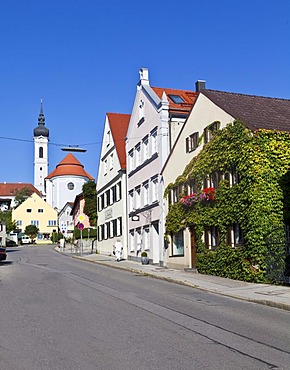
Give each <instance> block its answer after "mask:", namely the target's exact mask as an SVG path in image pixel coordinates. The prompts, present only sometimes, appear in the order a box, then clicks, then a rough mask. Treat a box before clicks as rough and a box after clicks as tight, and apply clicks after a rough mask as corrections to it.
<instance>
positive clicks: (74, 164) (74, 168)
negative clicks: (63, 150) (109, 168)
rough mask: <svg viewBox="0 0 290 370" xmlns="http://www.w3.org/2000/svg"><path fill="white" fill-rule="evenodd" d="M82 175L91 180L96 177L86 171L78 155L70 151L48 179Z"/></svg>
mask: <svg viewBox="0 0 290 370" xmlns="http://www.w3.org/2000/svg"><path fill="white" fill-rule="evenodd" d="M70 175H71V176H82V177H87V178H88V179H90V180H94V178H93V177H92V176H91V175H90V174H89V173H87V172H86V171H85V169H84V166H83V165H82V164H81V163H80V162H79V161H78V160H77V159H76V157H75V156H74V155H73V154H71V153H69V154H68V155H67V156H66V157H65V158H64V159H63V160H62V161H61V162H60V163H59V164H58V165H57V166H56V168H55V170H53V171H52V172H51V173H50V174H49V175H48V176H47V177H46V179H51V178H52V177H56V176H70Z"/></svg>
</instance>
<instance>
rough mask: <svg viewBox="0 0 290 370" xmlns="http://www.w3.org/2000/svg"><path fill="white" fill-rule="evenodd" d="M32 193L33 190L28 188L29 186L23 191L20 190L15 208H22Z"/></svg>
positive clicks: (15, 200)
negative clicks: (22, 204)
mask: <svg viewBox="0 0 290 370" xmlns="http://www.w3.org/2000/svg"><path fill="white" fill-rule="evenodd" d="M32 193H33V190H32V189H30V188H28V187H27V186H26V187H24V188H22V189H21V190H18V191H17V192H16V196H15V199H14V202H15V208H17V207H18V206H20V204H21V203H23V202H24V201H25V200H26V199H27V198H29V197H30V196H31V194H32Z"/></svg>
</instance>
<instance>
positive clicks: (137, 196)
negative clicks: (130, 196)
mask: <svg viewBox="0 0 290 370" xmlns="http://www.w3.org/2000/svg"><path fill="white" fill-rule="evenodd" d="M140 207H141V186H140V185H139V186H137V187H136V188H135V208H136V209H139V208H140Z"/></svg>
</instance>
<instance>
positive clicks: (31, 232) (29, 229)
mask: <svg viewBox="0 0 290 370" xmlns="http://www.w3.org/2000/svg"><path fill="white" fill-rule="evenodd" d="M38 231H39V229H38V227H37V226H35V225H27V226H26V228H25V231H24V232H25V234H26V235H28V236H29V237H30V238H31V241H32V242H33V241H34V239H35V238H36V235H37V234H38Z"/></svg>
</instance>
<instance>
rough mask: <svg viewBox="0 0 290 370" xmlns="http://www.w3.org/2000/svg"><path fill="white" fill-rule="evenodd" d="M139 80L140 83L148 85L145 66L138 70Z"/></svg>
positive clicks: (147, 74)
mask: <svg viewBox="0 0 290 370" xmlns="http://www.w3.org/2000/svg"><path fill="white" fill-rule="evenodd" d="M139 75H140V81H141V83H142V84H147V85H149V73H148V69H147V68H140V70H139Z"/></svg>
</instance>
